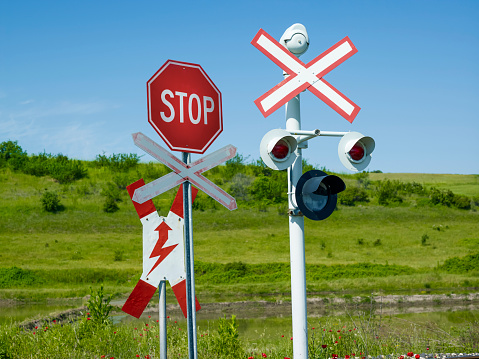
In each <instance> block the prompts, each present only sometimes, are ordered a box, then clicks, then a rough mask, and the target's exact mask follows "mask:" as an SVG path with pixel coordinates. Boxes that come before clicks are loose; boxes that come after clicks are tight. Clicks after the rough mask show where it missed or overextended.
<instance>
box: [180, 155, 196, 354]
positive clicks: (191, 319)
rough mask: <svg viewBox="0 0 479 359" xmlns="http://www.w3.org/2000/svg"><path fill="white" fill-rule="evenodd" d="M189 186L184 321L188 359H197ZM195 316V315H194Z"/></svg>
mask: <svg viewBox="0 0 479 359" xmlns="http://www.w3.org/2000/svg"><path fill="white" fill-rule="evenodd" d="M190 159H191V158H190V154H189V153H187V152H183V162H184V163H186V164H189V163H190ZM190 186H191V184H190V182H189V181H185V182H184V183H183V211H184V215H185V232H184V233H185V267H186V268H185V271H186V316H187V318H186V320H187V324H188V354H189V355H188V357H189V359H197V353H196V315H193V312H195V310H196V307H195V299H194V298H195V292H194V277H192V276H191V273H192V272H193V273H194V263H192V260H193V258H191V254H192V252H193V236H192V225H191V224H192V221H191V207H192V205H191V188H190ZM195 314H196V313H195Z"/></svg>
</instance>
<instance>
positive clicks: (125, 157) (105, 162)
mask: <svg viewBox="0 0 479 359" xmlns="http://www.w3.org/2000/svg"><path fill="white" fill-rule="evenodd" d="M139 162H140V157H139V156H138V155H137V154H136V153H130V154H127V153H118V154H115V153H114V154H112V155H111V156H105V155H97V156H96V159H95V161H93V165H94V166H96V167H107V168H110V169H111V170H113V171H119V172H126V171H128V170H130V169H131V168H135V167H136V166H137V165H138V163H139Z"/></svg>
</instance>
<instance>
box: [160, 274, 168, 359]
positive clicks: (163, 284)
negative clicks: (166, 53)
mask: <svg viewBox="0 0 479 359" xmlns="http://www.w3.org/2000/svg"><path fill="white" fill-rule="evenodd" d="M158 289H159V291H160V293H159V297H160V302H159V305H158V323H159V325H160V359H166V357H167V349H166V343H167V341H166V336H167V329H166V281H165V280H162V281H161V282H160V285H159V287H158Z"/></svg>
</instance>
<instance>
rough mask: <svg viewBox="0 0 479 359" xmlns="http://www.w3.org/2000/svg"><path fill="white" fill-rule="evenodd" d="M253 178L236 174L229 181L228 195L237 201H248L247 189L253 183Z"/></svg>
mask: <svg viewBox="0 0 479 359" xmlns="http://www.w3.org/2000/svg"><path fill="white" fill-rule="evenodd" d="M253 180H254V178H253V177H251V176H247V175H245V174H244V173H241V172H239V173H237V174H235V175H234V176H233V178H232V179H231V181H230V189H229V193H230V194H231V195H232V196H233V197H234V198H236V200H239V201H247V200H248V199H249V195H248V189H249V187H250V186H251V184H252V183H253Z"/></svg>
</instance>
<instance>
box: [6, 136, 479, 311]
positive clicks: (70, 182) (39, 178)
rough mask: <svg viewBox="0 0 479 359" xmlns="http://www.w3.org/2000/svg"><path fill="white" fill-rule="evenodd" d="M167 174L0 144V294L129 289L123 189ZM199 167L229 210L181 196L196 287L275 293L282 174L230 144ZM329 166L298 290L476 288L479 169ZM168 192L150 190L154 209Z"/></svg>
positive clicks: (283, 289) (127, 210)
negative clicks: (333, 169) (332, 197)
mask: <svg viewBox="0 0 479 359" xmlns="http://www.w3.org/2000/svg"><path fill="white" fill-rule="evenodd" d="M304 167H305V170H309V169H312V168H313V167H312V166H310V165H308V164H305V166H304ZM168 172H169V170H168V169H167V168H166V167H165V166H163V165H161V164H154V163H139V158H138V157H137V156H136V155H131V154H118V155H112V156H109V157H108V156H104V155H99V156H97V158H96V160H95V161H89V162H83V161H75V160H71V159H68V158H67V157H66V156H61V155H50V154H39V155H28V154H26V153H25V152H24V151H23V150H22V149H21V147H20V146H18V144H16V143H15V142H11V141H7V142H3V143H2V144H0V195H1V198H2V200H1V202H0V203H1V204H0V246H1V248H2V251H1V252H0V299H2V298H3V299H5V298H31V299H39V298H51V297H80V296H84V295H86V294H88V293H89V288H90V286H94V287H95V286H97V285H98V283H100V282H103V283H104V284H105V288H106V290H107V291H108V292H110V293H114V294H115V295H116V296H121V297H124V296H126V295H128V294H129V292H130V291H131V290H132V288H133V287H134V285H135V284H136V281H137V280H138V278H139V276H140V274H141V266H142V259H141V246H142V243H141V241H142V237H141V236H142V228H141V223H140V221H139V219H138V216H137V214H136V212H135V210H134V208H133V205H132V203H131V201H130V199H129V196H128V194H127V191H126V189H125V187H126V185H127V184H129V183H132V182H134V181H136V180H137V179H139V178H144V179H145V181H146V182H149V181H152V180H154V179H156V178H158V177H160V176H162V175H165V174H166V173H168ZM205 175H206V176H207V177H208V178H210V179H211V180H212V181H214V182H215V183H217V184H218V185H220V186H221V187H222V188H223V189H225V190H226V191H227V192H228V193H230V194H232V195H233V196H234V197H235V198H236V199H237V202H238V207H239V208H238V209H237V210H236V211H232V212H230V211H228V210H227V209H225V208H223V207H222V206H221V205H219V204H217V203H216V202H214V201H213V200H212V199H210V198H208V197H207V196H206V195H205V194H204V193H200V194H199V195H198V198H197V200H196V201H195V203H194V211H193V222H194V223H193V226H194V250H195V261H196V262H197V264H196V266H195V270H196V289H197V292H198V295H199V296H201V298H202V301H203V302H205V301H215V300H232V299H235V300H237V299H238V298H246V299H253V298H273V299H274V298H278V297H285V298H287V297H288V293H289V290H290V289H289V288H290V275H289V232H288V216H287V215H286V211H287V206H286V199H287V197H286V196H287V195H286V192H287V190H286V173H285V172H284V171H282V172H278V171H272V170H270V169H268V168H266V167H264V165H263V164H262V163H261V162H260V161H257V162H252V163H246V162H245V160H244V159H243V158H242V157H241V156H237V157H235V158H234V159H233V160H230V161H229V162H228V163H227V164H226V165H223V166H219V167H216V168H213V169H211V170H209V171H208V172H206V173H205ZM339 176H341V177H342V178H343V179H344V181H345V182H346V184H347V187H348V189H347V190H346V191H345V192H343V193H342V194H340V196H339V200H338V207H337V210H336V211H335V212H334V213H333V215H332V216H331V217H330V218H328V219H326V220H324V221H320V222H315V221H311V220H308V219H306V220H305V235H306V263H307V288H308V291H309V292H310V293H311V294H313V293H316V295H320V294H321V293H324V292H328V293H330V292H333V293H336V294H338V295H345V294H348V295H349V294H361V293H371V291H374V292H387V293H398V292H400V293H404V292H408V293H409V292H411V293H420V292H424V291H428V292H452V291H455V292H462V291H471V290H477V289H478V288H479V269H477V268H479V255H478V253H479V217H478V212H477V208H478V206H479V176H478V175H467V176H466V175H431V174H384V173H360V174H356V175H342V174H340V175H339ZM175 194H176V189H175V190H171V191H168V192H167V193H165V194H163V195H161V196H159V197H157V198H155V199H154V203H155V205H156V207H157V209H158V210H159V212H160V215H167V213H168V210H169V208H170V205H171V203H172V201H173V198H174V195H175ZM169 292H170V291H169Z"/></svg>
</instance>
